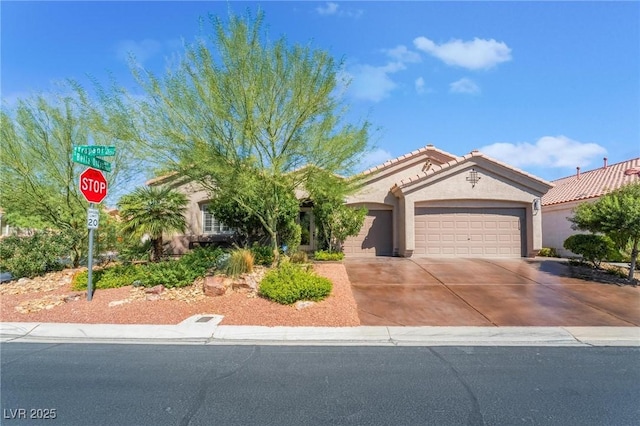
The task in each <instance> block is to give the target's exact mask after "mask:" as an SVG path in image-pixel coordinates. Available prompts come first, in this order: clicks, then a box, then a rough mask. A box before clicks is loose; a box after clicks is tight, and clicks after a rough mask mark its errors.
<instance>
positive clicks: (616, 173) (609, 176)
mask: <svg viewBox="0 0 640 426" xmlns="http://www.w3.org/2000/svg"><path fill="white" fill-rule="evenodd" d="M634 168H640V157H638V158H633V159H631V160H627V161H623V162H621V163H616V164H611V165H608V166H605V167H600V168H598V169H594V170H589V171H586V172H582V173H580V174H579V175H578V174H575V175H571V176H567V177H564V178H561V179H558V180H554V181H553V183H554V184H555V187H554V188H552V189H551V190H550V191H549V192H547V194H546V195H545V196H544V197H542V205H543V206H549V205H553V204H561V203H568V202H571V201H580V200H587V199H590V198H596V197H600V196H602V195H604V194H607V193H609V192H611V191H613V190H616V189H618V188H620V187H621V186H623V185H626V184H628V183H632V182H640V175H638V174H636V173H629V172H628V171H629V170H631V169H634ZM625 172H627V174H625Z"/></svg>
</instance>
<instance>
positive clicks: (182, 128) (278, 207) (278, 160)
mask: <svg viewBox="0 0 640 426" xmlns="http://www.w3.org/2000/svg"><path fill="white" fill-rule="evenodd" d="M263 18H264V16H263V13H258V15H257V17H256V18H255V19H254V18H252V17H251V15H249V14H247V15H246V17H244V18H243V17H239V16H234V15H231V16H230V17H229V19H228V21H226V22H224V21H222V20H221V19H219V18H217V17H210V22H211V27H212V34H211V35H208V36H203V37H202V38H200V39H199V40H198V41H197V42H195V43H194V44H191V45H188V46H186V48H185V53H184V58H183V60H182V61H181V62H180V64H179V65H178V66H177V67H174V69H172V70H170V71H168V72H167V74H166V75H164V76H163V77H158V76H156V75H154V74H152V73H150V72H147V71H145V70H143V69H142V68H140V67H132V71H133V73H134V75H135V77H136V79H137V81H138V83H139V84H140V87H141V88H142V91H143V92H144V96H143V97H141V96H136V97H130V99H129V101H128V104H129V105H131V104H132V103H134V104H135V110H136V113H137V114H140V115H139V117H140V123H141V124H140V125H138V126H132V128H138V129H140V132H139V133H138V137H137V140H138V142H139V143H140V144H141V145H142V146H144V147H145V148H146V149H149V150H152V151H153V152H154V153H155V154H154V155H155V158H157V159H158V160H160V161H162V162H163V163H164V164H163V165H164V167H165V168H167V169H171V170H173V171H176V172H178V173H179V174H180V175H183V176H185V177H187V178H189V179H192V180H195V181H197V182H199V183H200V184H202V185H203V186H204V187H205V188H206V189H207V190H208V192H210V194H211V197H212V204H213V206H212V208H213V210H214V211H215V210H216V204H224V203H233V206H234V207H233V209H239V211H240V213H241V214H242V215H243V216H245V217H248V218H251V219H252V220H255V221H256V222H257V223H259V224H260V225H261V227H262V229H263V230H264V232H265V234H266V235H267V236H268V237H269V239H270V241H271V244H272V247H273V250H274V254H275V256H276V257H277V255H278V250H277V244H278V239H279V237H278V232H279V231H278V224H279V223H283V222H287V221H290V220H291V217H292V215H295V213H296V210H297V204H296V203H297V202H296V201H295V200H296V199H295V193H294V191H295V189H296V188H297V187H300V186H304V185H305V181H301V180H299V179H297V178H296V177H298V176H302V177H303V178H304V179H306V178H307V177H308V174H298V175H296V174H291V173H290V172H292V171H294V170H296V169H298V168H300V167H302V166H305V165H314V166H317V167H318V168H319V169H323V170H326V171H327V172H339V173H348V172H350V171H351V170H352V169H353V167H354V166H355V165H356V164H357V163H358V161H359V159H360V156H361V154H362V153H363V152H364V151H365V149H366V147H367V139H368V127H369V126H368V123H366V122H364V123H361V124H358V125H352V124H346V123H344V114H345V112H346V108H345V106H344V105H343V103H342V101H341V100H340V97H339V92H340V89H341V88H342V87H344V85H346V83H347V82H346V81H341V78H340V76H341V75H343V73H340V67H341V64H340V63H337V62H336V61H335V60H334V59H333V58H332V57H331V56H330V55H329V54H328V53H327V52H325V51H322V50H318V49H313V48H311V47H310V46H309V45H297V44H296V45H289V44H288V43H287V41H286V39H284V38H280V39H278V40H276V41H271V40H270V39H268V37H267V36H266V34H265V33H264V32H263ZM103 100H104V99H103ZM106 101H107V102H108V101H109V99H106ZM111 110H112V111H113V110H117V108H111ZM124 115H126V111H125V110H122V111H121V112H120V116H124ZM228 210H229V209H228Z"/></svg>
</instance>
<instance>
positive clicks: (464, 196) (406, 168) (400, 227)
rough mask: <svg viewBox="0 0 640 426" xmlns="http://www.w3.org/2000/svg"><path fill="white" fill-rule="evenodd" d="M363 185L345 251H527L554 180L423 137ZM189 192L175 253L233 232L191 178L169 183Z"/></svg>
mask: <svg viewBox="0 0 640 426" xmlns="http://www.w3.org/2000/svg"><path fill="white" fill-rule="evenodd" d="M363 176H364V182H363V186H362V187H361V189H360V190H359V191H358V192H357V193H356V194H354V195H352V196H350V197H348V199H347V200H346V203H347V205H352V206H364V207H366V208H367V209H368V214H367V217H366V220H365V223H364V225H363V227H362V229H361V231H360V233H359V235H358V236H356V237H351V238H348V239H347V241H345V244H344V251H345V254H346V255H347V256H349V257H357V256H405V257H411V256H414V257H487V258H491V257H502V258H504V257H527V256H535V255H536V253H537V251H538V250H539V249H540V248H542V218H541V211H540V206H541V203H540V199H541V197H542V196H543V195H544V194H545V193H546V192H547V191H548V190H549V189H550V188H551V187H552V186H553V185H552V184H551V183H549V182H547V181H545V180H542V179H540V178H538V177H536V176H533V175H531V174H528V173H526V172H523V171H521V170H518V169H515V168H513V167H511V166H509V165H507V164H505V163H502V162H500V161H497V160H494V159H492V158H490V157H487V156H486V155H484V154H482V153H480V152H478V151H473V152H471V153H470V154H467V155H464V156H455V155H453V154H449V153H447V152H445V151H442V150H439V149H437V148H435V147H434V146H433V145H427V146H426V147H424V148H421V149H418V150H417V151H413V152H411V153H409V154H406V155H403V156H401V157H398V158H396V159H393V160H390V161H387V162H385V163H384V164H381V165H379V166H377V167H374V168H372V169H369V170H367V171H365V172H363ZM148 184H150V185H159V184H171V185H172V186H174V187H175V188H176V189H178V190H179V191H181V192H183V193H185V194H187V195H188V197H189V206H188V210H187V213H186V215H187V223H188V224H189V229H188V231H187V233H186V234H185V235H180V236H174V237H173V238H172V239H171V249H172V250H173V252H174V253H182V252H184V251H185V250H186V249H188V248H190V247H193V246H194V245H199V244H203V243H211V242H224V241H228V239H229V238H230V237H231V236H232V235H233V230H232V229H229V228H228V227H227V226H225V225H224V224H223V223H221V222H220V221H218V220H216V218H215V217H213V216H212V215H211V214H210V213H209V212H207V209H206V207H207V204H208V195H207V193H206V192H205V191H204V190H203V189H202V188H201V187H199V186H198V185H197V184H195V183H193V182H188V183H179V182H173V183H171V176H169V177H162V178H159V179H154V180H152V181H150V182H148ZM299 219H300V224H301V225H302V226H303V228H304V229H303V236H308V237H303V238H306V239H305V240H303V241H302V247H301V248H302V249H305V250H314V249H315V247H316V245H315V241H314V238H313V236H314V235H315V225H314V218H313V212H312V211H311V205H309V203H308V202H306V203H301V207H300V216H299Z"/></svg>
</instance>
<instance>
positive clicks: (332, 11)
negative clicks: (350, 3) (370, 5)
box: [316, 1, 363, 18]
mask: <svg viewBox="0 0 640 426" xmlns="http://www.w3.org/2000/svg"><path fill="white" fill-rule="evenodd" d="M316 12H317V13H318V14H319V15H322V16H330V15H336V16H339V17H347V18H359V17H361V16H362V14H363V11H362V9H344V8H341V7H340V6H339V5H338V4H337V3H334V2H331V1H329V2H326V3H325V6H324V7H322V6H319V7H316Z"/></svg>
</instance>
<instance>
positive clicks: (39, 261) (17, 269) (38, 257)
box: [0, 231, 73, 278]
mask: <svg viewBox="0 0 640 426" xmlns="http://www.w3.org/2000/svg"><path fill="white" fill-rule="evenodd" d="M72 244H73V242H72V241H71V238H70V237H68V236H66V235H65V234H63V233H54V232H43V231H37V232H36V233H34V234H33V235H31V236H28V237H6V238H3V239H2V240H0V270H1V271H9V272H11V275H12V276H13V277H14V278H21V277H29V278H33V277H35V276H38V275H44V274H46V273H48V272H53V271H60V270H62V269H64V265H63V264H62V262H61V259H62V258H63V257H64V256H66V255H68V254H69V252H70V248H71V246H72Z"/></svg>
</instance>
